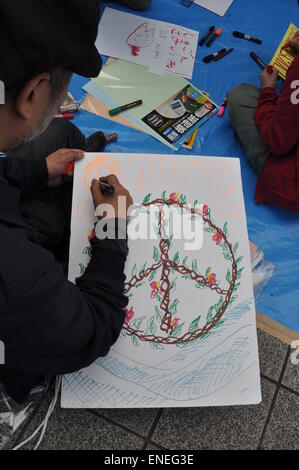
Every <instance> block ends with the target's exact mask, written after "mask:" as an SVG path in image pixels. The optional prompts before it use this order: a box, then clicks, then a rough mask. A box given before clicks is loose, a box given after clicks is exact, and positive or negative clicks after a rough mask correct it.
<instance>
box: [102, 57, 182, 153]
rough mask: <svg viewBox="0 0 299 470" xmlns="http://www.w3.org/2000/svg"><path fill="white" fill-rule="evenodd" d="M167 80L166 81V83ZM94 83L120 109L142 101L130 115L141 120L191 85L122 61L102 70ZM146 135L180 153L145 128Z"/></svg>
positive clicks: (179, 79) (174, 77)
mask: <svg viewBox="0 0 299 470" xmlns="http://www.w3.org/2000/svg"><path fill="white" fill-rule="evenodd" d="M165 77H167V80H165ZM93 80H94V82H95V83H96V84H97V85H98V86H99V87H100V88H101V89H102V90H103V91H104V92H105V93H107V94H108V95H109V96H111V97H112V98H113V99H114V100H115V101H116V102H117V103H119V104H120V105H125V104H127V103H130V102H132V101H136V100H138V99H141V100H142V101H143V104H142V106H139V107H137V108H135V109H132V110H131V111H130V114H131V115H132V116H134V117H135V118H137V119H138V120H140V123H141V125H142V127H144V123H143V122H142V121H141V119H142V118H143V117H144V116H146V115H147V114H148V113H150V112H151V111H152V110H153V109H155V108H157V107H158V106H159V105H161V103H163V102H164V101H166V100H167V99H168V98H169V97H170V96H171V95H174V94H175V93H177V92H178V91H179V90H181V89H182V88H184V87H185V86H186V85H188V82H187V80H185V79H184V78H181V77H176V76H174V75H168V74H165V75H164V76H160V75H157V74H154V73H150V72H149V71H148V68H147V67H144V66H142V65H136V64H132V63H130V62H126V61H123V60H116V61H115V62H113V63H112V64H110V65H108V66H107V67H105V68H104V69H103V71H102V72H101V73H100V75H99V76H98V77H97V78H95V79H93ZM146 128H147V132H150V133H151V135H152V136H153V137H155V138H156V139H158V140H159V141H160V142H162V143H163V144H166V145H168V146H169V147H170V148H172V149H173V150H177V148H176V147H174V146H173V145H171V144H168V143H167V142H165V140H164V139H162V138H160V137H159V136H158V135H157V134H156V133H155V132H151V130H150V129H149V127H148V126H146Z"/></svg>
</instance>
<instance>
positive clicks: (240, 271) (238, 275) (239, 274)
mask: <svg viewBox="0 0 299 470" xmlns="http://www.w3.org/2000/svg"><path fill="white" fill-rule="evenodd" d="M243 271H244V268H241V269H239V271H238V273H237V279H241V276H242V272H243Z"/></svg>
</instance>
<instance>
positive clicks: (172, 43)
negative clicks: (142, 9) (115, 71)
mask: <svg viewBox="0 0 299 470" xmlns="http://www.w3.org/2000/svg"><path fill="white" fill-rule="evenodd" d="M197 44H198V32H197V31H193V30H191V29H188V28H183V27H181V26H177V25H174V24H170V23H165V22H163V21H158V20H152V19H150V18H144V17H142V16H137V15H132V14H131V13H124V12H121V11H119V10H114V9H113V8H108V7H106V8H105V10H104V13H103V16H102V19H101V22H100V25H99V33H98V37H97V41H96V46H97V48H98V50H99V52H100V54H104V55H107V56H111V57H115V58H117V59H123V60H127V61H129V62H134V63H135V64H140V65H145V66H147V67H149V69H150V71H152V72H153V73H155V72H157V73H159V74H162V71H163V73H164V72H169V73H173V74H175V75H179V76H184V77H187V78H192V75H193V68H194V61H195V56H196V51H197Z"/></svg>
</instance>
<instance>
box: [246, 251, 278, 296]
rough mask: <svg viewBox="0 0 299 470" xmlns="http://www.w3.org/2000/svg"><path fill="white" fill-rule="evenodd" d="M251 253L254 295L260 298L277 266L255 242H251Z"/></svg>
mask: <svg viewBox="0 0 299 470" xmlns="http://www.w3.org/2000/svg"><path fill="white" fill-rule="evenodd" d="M250 255H251V268H252V282H253V289H254V297H255V300H258V298H259V296H260V295H261V293H262V291H263V289H264V287H265V286H266V284H267V282H268V281H269V279H270V278H271V277H272V276H273V273H274V269H275V268H274V264H273V263H271V261H270V260H268V259H267V258H266V257H265V255H264V253H263V252H262V251H261V250H260V249H259V248H258V246H257V245H255V244H254V243H253V242H250Z"/></svg>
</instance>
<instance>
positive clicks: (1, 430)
mask: <svg viewBox="0 0 299 470" xmlns="http://www.w3.org/2000/svg"><path fill="white" fill-rule="evenodd" d="M43 390H44V387H43V386H41V387H37V388H35V389H34V390H33V391H32V392H31V395H30V399H29V401H28V403H26V405H23V406H22V405H18V404H16V403H15V402H14V401H13V400H12V399H11V398H10V397H8V396H7V394H6V393H5V391H4V390H3V388H2V386H1V384H0V450H1V449H3V448H4V447H5V446H6V444H7V443H8V442H9V440H10V439H11V438H12V436H13V435H14V434H15V432H16V431H17V430H18V429H19V427H20V426H21V425H22V424H23V423H24V421H26V420H27V419H28V417H29V416H30V415H31V413H32V411H33V409H34V401H33V397H35V396H36V395H38V394H40V393H42V392H43Z"/></svg>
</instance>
